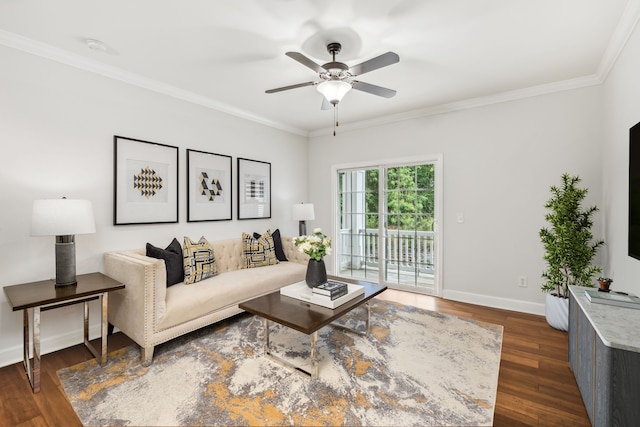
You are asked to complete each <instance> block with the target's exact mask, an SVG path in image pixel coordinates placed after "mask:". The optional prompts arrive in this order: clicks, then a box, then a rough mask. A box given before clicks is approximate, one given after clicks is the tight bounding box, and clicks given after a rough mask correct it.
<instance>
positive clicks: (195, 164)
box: [187, 149, 232, 222]
mask: <svg viewBox="0 0 640 427" xmlns="http://www.w3.org/2000/svg"><path fill="white" fill-rule="evenodd" d="M231 194H232V193H231V156H225V155H223V154H215V153H207V152H204V151H197V150H189V149H188V150H187V222H198V221H224V220H230V219H232V216H231V215H232V214H231Z"/></svg>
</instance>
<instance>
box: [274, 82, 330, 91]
mask: <svg viewBox="0 0 640 427" xmlns="http://www.w3.org/2000/svg"><path fill="white" fill-rule="evenodd" d="M317 84H318V82H306V83H298V84H296V85H290V86H283V87H278V88H275V89H269V90H265V93H276V92H282V91H283V90H289V89H297V88H299V87H305V86H313V85H317Z"/></svg>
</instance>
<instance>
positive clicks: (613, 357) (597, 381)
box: [569, 287, 640, 427]
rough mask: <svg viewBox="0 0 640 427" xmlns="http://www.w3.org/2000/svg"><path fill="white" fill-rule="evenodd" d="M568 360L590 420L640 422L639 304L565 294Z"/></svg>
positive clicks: (605, 423)
mask: <svg viewBox="0 0 640 427" xmlns="http://www.w3.org/2000/svg"><path fill="white" fill-rule="evenodd" d="M569 298H570V299H569V364H570V366H571V369H572V370H573V374H574V375H575V377H576V382H577V383H578V388H579V389H580V394H581V395H582V400H583V402H584V405H585V407H586V409H587V413H588V415H589V419H590V420H591V424H592V425H593V426H597V427H600V426H603V427H604V426H607V427H609V426H620V427H623V426H638V425H640V347H639V346H638V344H640V343H639V342H638V341H639V340H640V337H639V335H640V333H639V332H638V331H640V329H638V328H636V326H637V327H640V310H634V309H628V308H620V307H614V306H608V305H604V304H592V303H590V302H589V301H588V300H587V299H586V297H585V296H584V295H583V288H579V287H571V289H570V297H569Z"/></svg>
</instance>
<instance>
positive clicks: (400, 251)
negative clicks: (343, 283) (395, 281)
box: [340, 228, 435, 274]
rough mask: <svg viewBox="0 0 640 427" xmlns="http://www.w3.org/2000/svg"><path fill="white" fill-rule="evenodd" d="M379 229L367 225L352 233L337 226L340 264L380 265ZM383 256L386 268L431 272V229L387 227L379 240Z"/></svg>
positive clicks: (342, 265)
mask: <svg viewBox="0 0 640 427" xmlns="http://www.w3.org/2000/svg"><path fill="white" fill-rule="evenodd" d="M379 242H380V240H379V239H378V229H375V228H367V229H360V230H357V232H356V233H352V230H351V229H342V230H340V268H341V269H354V270H358V269H362V268H364V267H365V265H366V266H368V267H374V268H379V263H380V259H379V253H380V251H379V247H378V245H379ZM382 242H383V244H384V245H385V247H384V248H382V249H383V251H382V257H383V258H384V259H385V261H386V267H387V270H398V269H400V270H402V271H414V272H419V273H422V274H433V272H434V261H435V260H434V255H435V252H434V233H433V231H412V230H387V234H386V235H385V237H384V239H383V240H382Z"/></svg>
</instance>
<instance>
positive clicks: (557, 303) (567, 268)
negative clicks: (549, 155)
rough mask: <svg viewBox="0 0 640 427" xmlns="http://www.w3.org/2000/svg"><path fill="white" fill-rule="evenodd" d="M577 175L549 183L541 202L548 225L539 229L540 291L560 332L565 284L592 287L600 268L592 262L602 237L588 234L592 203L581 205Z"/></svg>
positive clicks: (565, 316) (564, 321)
mask: <svg viewBox="0 0 640 427" xmlns="http://www.w3.org/2000/svg"><path fill="white" fill-rule="evenodd" d="M579 183H580V178H579V177H577V176H570V175H569V174H566V173H565V174H563V175H562V185H561V186H560V187H556V186H552V187H551V194H552V197H551V198H550V199H549V200H548V201H547V203H546V204H545V208H546V209H547V210H548V213H547V214H546V215H545V219H546V221H547V222H548V223H549V227H545V228H542V229H541V230H540V239H541V240H542V244H543V245H544V257H543V258H544V260H545V261H546V262H547V269H546V271H545V272H544V273H542V279H543V281H544V283H543V284H542V286H541V287H542V290H543V291H544V292H547V297H546V306H545V312H546V317H547V322H548V323H549V325H551V326H552V327H554V328H556V329H560V330H563V331H566V330H568V328H569V300H568V297H569V285H578V286H589V287H593V283H592V278H593V276H595V275H596V274H598V273H600V272H601V271H602V268H601V267H599V266H595V265H593V264H592V261H593V258H594V257H595V255H596V253H597V251H598V248H599V247H600V246H602V245H604V241H602V240H594V239H593V235H592V233H591V227H592V225H593V220H592V217H593V214H594V213H595V212H597V211H598V208H597V207H596V206H592V207H590V208H587V209H583V208H582V207H581V203H582V201H583V200H584V199H585V197H586V196H587V192H588V190H587V189H586V188H579V187H578V184H579Z"/></svg>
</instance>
